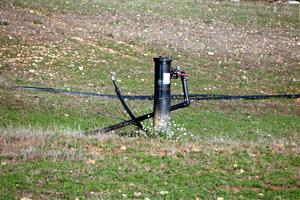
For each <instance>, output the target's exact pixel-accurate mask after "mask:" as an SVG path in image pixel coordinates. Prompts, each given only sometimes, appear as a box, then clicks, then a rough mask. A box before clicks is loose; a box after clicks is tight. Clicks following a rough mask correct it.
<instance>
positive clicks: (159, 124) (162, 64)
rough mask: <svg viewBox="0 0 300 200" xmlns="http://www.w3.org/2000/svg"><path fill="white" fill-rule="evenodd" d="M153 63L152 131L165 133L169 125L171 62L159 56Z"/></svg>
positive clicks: (167, 58)
mask: <svg viewBox="0 0 300 200" xmlns="http://www.w3.org/2000/svg"><path fill="white" fill-rule="evenodd" d="M153 60H154V62H155V80H154V109H153V110H154V111H153V112H154V117H153V125H154V129H155V130H158V131H163V132H166V131H168V130H169V125H170V122H169V121H170V110H171V108H170V104H171V101H170V97H171V92H170V82H171V61H172V59H170V58H169V57H166V56H159V57H156V58H153Z"/></svg>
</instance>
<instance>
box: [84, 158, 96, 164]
mask: <svg viewBox="0 0 300 200" xmlns="http://www.w3.org/2000/svg"><path fill="white" fill-rule="evenodd" d="M95 163H96V160H92V159H89V160H88V161H86V164H89V165H93V164H95Z"/></svg>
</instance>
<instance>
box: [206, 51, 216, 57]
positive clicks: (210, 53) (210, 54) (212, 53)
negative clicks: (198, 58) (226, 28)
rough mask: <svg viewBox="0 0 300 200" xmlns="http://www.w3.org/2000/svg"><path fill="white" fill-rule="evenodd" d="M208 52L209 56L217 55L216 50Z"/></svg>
mask: <svg viewBox="0 0 300 200" xmlns="http://www.w3.org/2000/svg"><path fill="white" fill-rule="evenodd" d="M207 54H208V55H209V56H214V55H215V53H214V52H211V51H209V52H208V53H207Z"/></svg>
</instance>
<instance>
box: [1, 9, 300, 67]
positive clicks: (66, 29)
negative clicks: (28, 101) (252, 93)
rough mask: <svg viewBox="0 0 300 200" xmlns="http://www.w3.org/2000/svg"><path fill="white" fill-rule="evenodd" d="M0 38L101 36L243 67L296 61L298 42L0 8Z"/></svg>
mask: <svg viewBox="0 0 300 200" xmlns="http://www.w3.org/2000/svg"><path fill="white" fill-rule="evenodd" d="M0 13H1V15H0V16H1V18H3V19H6V20H9V21H10V24H9V25H6V26H3V25H2V26H0V31H1V35H2V36H8V37H10V38H14V37H18V38H22V40H25V41H28V42H34V43H35V42H54V43H61V42H63V41H65V40H66V39H75V40H77V41H79V42H83V43H87V41H94V40H97V39H101V38H107V37H110V38H114V39H115V40H118V41H123V42H128V41H136V40H138V41H141V42H145V43H148V44H149V43H150V44H152V45H155V46H157V47H159V48H163V49H170V48H172V49H175V50H183V51H187V52H192V53H194V54H196V55H202V56H203V55H206V56H208V55H209V56H212V57H214V58H216V59H219V60H224V59H225V60H229V59H231V60H236V61H238V62H241V63H242V64H243V65H245V66H246V67H247V66H248V67H257V66H259V65H260V64H264V63H265V64H268V65H272V64H276V65H287V63H288V64H289V65H294V64H299V63H300V54H299V51H300V38H299V36H297V35H295V34H294V33H293V32H292V31H290V30H283V29H279V28H276V29H275V28H261V27H257V28H253V27H251V28H248V27H242V26H234V25H231V24H224V23H219V22H215V23H213V24H205V23H201V22H197V21H193V22H192V21H189V20H185V19H180V20H178V19H172V18H170V17H165V16H158V15H152V14H147V13H146V14H128V13H109V12H102V13H100V14H97V15H85V16H83V15H78V14H59V13H51V14H44V13H41V12H38V11H34V10H29V9H20V8H15V9H9V8H8V9H5V10H4V9H2V10H1V12H0Z"/></svg>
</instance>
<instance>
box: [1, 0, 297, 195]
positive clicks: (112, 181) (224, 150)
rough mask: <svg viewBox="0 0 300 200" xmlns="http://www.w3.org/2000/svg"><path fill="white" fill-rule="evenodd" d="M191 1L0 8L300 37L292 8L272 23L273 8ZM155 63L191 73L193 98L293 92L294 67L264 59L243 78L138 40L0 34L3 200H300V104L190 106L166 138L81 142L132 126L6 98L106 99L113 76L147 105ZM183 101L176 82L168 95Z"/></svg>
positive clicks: (70, 104)
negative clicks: (161, 58)
mask: <svg viewBox="0 0 300 200" xmlns="http://www.w3.org/2000/svg"><path fill="white" fill-rule="evenodd" d="M67 2H68V3H67ZM193 2H194V1H184V2H183V1H160V0H156V1H144V0H139V1H136V0H135V1H130V2H129V1H115V0H113V1H102V0H92V1H75V0H69V1H64V0H55V1H51V2H49V1H44V0H37V1H31V0H26V1H19V0H14V1H1V3H0V6H1V7H4V6H11V5H10V4H9V3H12V5H13V6H14V7H15V9H20V8H25V9H33V10H34V11H38V12H40V13H43V14H46V15H50V14H51V13H54V14H68V13H72V14H79V15H85V16H89V15H92V16H95V15H97V13H101V14H103V13H105V12H107V13H110V14H122V15H125V16H126V15H134V16H135V15H137V14H143V15H147V16H149V17H155V16H156V15H161V16H164V17H166V19H176V20H189V21H190V22H191V23H193V24H195V25H197V24H198V23H203V22H204V23H206V24H214V23H222V24H230V26H234V27H240V28H242V27H243V26H244V27H248V28H249V30H251V29H252V28H253V29H255V30H256V29H257V30H259V29H262V28H264V27H266V26H267V27H268V28H270V29H272V30H273V29H274V30H282V31H284V30H289V31H291V28H292V29H293V31H292V32H293V33H294V34H295V35H297V34H298V33H299V27H300V25H299V19H300V18H299V12H298V10H297V9H298V8H297V7H292V6H287V5H279V6H278V13H277V14H274V13H272V7H271V5H270V4H261V3H259V4H254V3H250V2H241V5H240V6H239V7H237V6H235V5H234V4H232V3H229V2H219V4H214V3H208V2H206V1H205V2H202V3H199V2H198V3H193ZM166 8H167V9H166ZM279 15H280V16H279ZM36 23H38V22H36ZM258 34H259V33H258ZM282 51H284V49H283V50H282ZM160 53H165V54H167V55H171V56H172V59H173V65H174V66H175V65H177V64H179V65H180V66H182V68H183V69H185V70H186V71H187V73H188V74H189V90H190V93H209V94H261V93H262V94H277V93H299V86H300V85H299V81H298V77H299V73H300V71H299V69H300V68H299V60H297V58H295V57H287V58H285V59H284V62H286V64H285V63H282V64H278V63H276V62H275V61H274V58H273V57H272V55H267V56H265V57H263V58H259V59H260V60H259V61H257V62H256V60H255V59H256V58H253V62H255V63H254V64H253V63H251V62H252V60H250V61H248V62H249V63H247V64H249V66H250V67H249V66H247V67H246V66H244V63H241V62H239V61H238V60H235V59H231V60H230V59H227V61H226V62H223V60H222V59H221V60H222V62H221V63H220V62H219V61H220V58H218V56H213V57H212V56H208V55H204V54H201V56H199V55H197V54H194V53H191V52H189V51H183V50H178V49H173V48H169V49H162V48H161V47H158V46H156V45H154V44H150V43H146V42H145V41H143V39H141V40H135V41H131V40H129V41H127V42H126V43H125V42H120V41H117V40H116V39H114V38H113V37H112V36H109V35H108V36H105V37H97V38H96V39H92V40H90V41H83V42H82V41H80V40H77V39H76V38H75V39H74V38H66V39H65V40H64V41H62V42H60V43H55V42H43V41H37V42H34V43H31V42H28V41H26V40H23V39H22V37H13V38H10V37H9V36H8V35H6V34H4V32H3V33H0V56H1V60H0V113H1V114H0V199H21V198H23V197H27V198H31V199H76V198H79V199H147V198H149V199H198V198H199V199H218V198H219V199H221V198H224V199H299V197H300V192H299V185H300V182H299V167H300V166H299V163H300V162H299V161H300V159H299V144H300V140H299V139H300V137H299V130H300V124H299V100H298V99H297V100H295V99H269V100H259V101H243V100H236V101H194V102H192V104H191V106H190V107H188V108H186V109H182V110H178V111H175V112H173V113H172V116H171V117H172V130H173V131H174V132H175V136H176V137H175V138H173V139H165V138H145V137H142V136H140V137H127V136H133V135H136V134H135V133H136V130H137V129H136V128H135V127H133V126H130V127H127V128H124V129H121V130H119V131H116V134H111V135H110V136H95V137H84V136H82V135H79V134H78V132H82V131H86V130H91V129H95V128H100V127H105V126H108V125H111V124H114V123H116V122H118V121H117V120H113V119H110V118H108V117H104V116H101V115H99V114H97V112H102V113H106V114H110V115H114V116H120V117H123V118H126V119H127V118H128V116H127V115H126V114H125V113H124V111H123V110H124V109H123V108H122V106H121V104H120V102H119V101H118V100H103V99H98V98H95V97H79V96H72V95H63V94H51V93H46V92H34V91H22V90H14V89H12V86H14V85H33V86H42V87H56V88H63V89H70V90H76V91H91V92H99V93H108V94H114V88H113V86H112V83H111V81H110V73H111V71H115V72H117V80H118V84H119V85H120V87H121V90H122V93H123V94H134V95H139V94H143V95H151V94H153V82H154V80H153V73H154V71H153V60H152V58H153V57H154V56H157V55H159V54H160ZM243 76H246V78H243ZM175 83H176V84H175ZM180 92H181V86H180V82H179V81H178V80H175V81H174V82H172V93H174V94H175V93H177V94H178V93H180ZM127 102H128V104H129V106H130V107H131V108H132V110H133V112H134V114H136V115H137V116H139V115H141V114H144V113H148V112H151V111H152V109H153V105H152V102H150V101H127ZM172 103H173V104H175V103H176V102H175V101H174V102H172ZM146 125H147V126H151V120H148V121H147V122H146ZM177 129H178V130H177ZM178 136H180V137H181V138H180V139H179V138H178ZM124 147H125V149H124Z"/></svg>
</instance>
